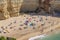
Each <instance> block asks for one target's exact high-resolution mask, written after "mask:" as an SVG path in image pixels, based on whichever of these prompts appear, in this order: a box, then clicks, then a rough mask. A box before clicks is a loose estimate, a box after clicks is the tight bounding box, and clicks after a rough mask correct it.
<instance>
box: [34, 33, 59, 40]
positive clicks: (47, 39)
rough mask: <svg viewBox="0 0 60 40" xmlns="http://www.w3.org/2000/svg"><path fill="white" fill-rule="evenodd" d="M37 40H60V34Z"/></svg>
mask: <svg viewBox="0 0 60 40" xmlns="http://www.w3.org/2000/svg"><path fill="white" fill-rule="evenodd" d="M35 40H60V33H58V34H53V35H50V36H46V37H44V38H42V39H41V38H38V39H35Z"/></svg>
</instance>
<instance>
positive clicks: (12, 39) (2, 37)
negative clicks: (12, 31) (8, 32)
mask: <svg viewBox="0 0 60 40" xmlns="http://www.w3.org/2000/svg"><path fill="white" fill-rule="evenodd" d="M0 40H16V39H15V38H11V37H4V36H1V37H0Z"/></svg>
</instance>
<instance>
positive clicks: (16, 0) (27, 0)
mask: <svg viewBox="0 0 60 40" xmlns="http://www.w3.org/2000/svg"><path fill="white" fill-rule="evenodd" d="M52 4H53V5H55V6H54V7H55V9H57V10H58V9H59V8H60V6H59V5H60V4H59V3H58V2H52ZM53 5H52V6H53ZM38 6H39V0H0V14H1V15H3V16H1V17H2V19H3V18H9V17H14V16H18V15H19V14H20V13H19V11H21V10H22V11H27V10H29V11H34V10H36V8H37V7H38ZM1 11H2V12H1Z"/></svg>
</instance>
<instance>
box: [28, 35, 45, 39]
mask: <svg viewBox="0 0 60 40" xmlns="http://www.w3.org/2000/svg"><path fill="white" fill-rule="evenodd" d="M45 36H46V35H39V36H35V37H31V38H30V39H29V40H34V39H37V38H43V37H45Z"/></svg>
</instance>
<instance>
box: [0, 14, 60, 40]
mask: <svg viewBox="0 0 60 40" xmlns="http://www.w3.org/2000/svg"><path fill="white" fill-rule="evenodd" d="M0 26H1V27H0V35H1V36H8V37H14V38H16V39H17V40H28V39H29V38H31V37H34V36H37V35H41V34H47V35H48V34H51V33H55V32H56V33H57V31H59V30H60V18H58V17H52V16H42V15H33V16H32V15H27V14H24V15H20V16H18V17H12V18H9V19H6V20H2V21H0Z"/></svg>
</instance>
